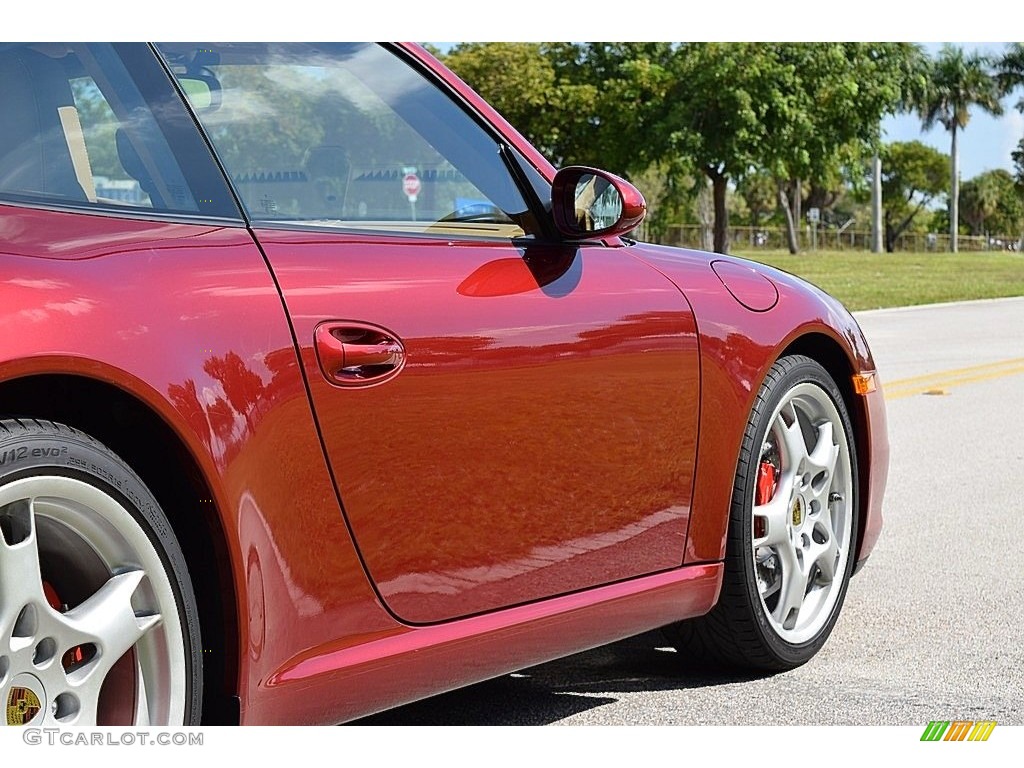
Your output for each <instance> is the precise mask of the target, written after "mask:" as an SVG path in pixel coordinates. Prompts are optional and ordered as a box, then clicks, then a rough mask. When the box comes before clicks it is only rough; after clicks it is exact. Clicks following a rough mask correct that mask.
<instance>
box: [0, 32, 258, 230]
mask: <svg viewBox="0 0 1024 768" xmlns="http://www.w3.org/2000/svg"><path fill="white" fill-rule="evenodd" d="M161 79H162V80H163V82H162V83H161V82H160V80H161ZM147 82H148V85H146V86H145V91H146V92H145V94H144V92H143V88H142V87H140V83H147ZM154 84H155V85H156V91H155V92H154V90H153V88H152V87H150V86H152V85H154ZM183 121H184V122H183ZM186 122H188V123H190V118H189V116H188V111H187V110H186V109H185V107H184V105H183V104H182V103H181V102H180V99H179V97H178V96H177V94H176V93H175V91H174V88H173V86H172V84H171V82H170V81H169V80H168V79H167V77H166V75H165V74H164V73H163V72H162V69H161V67H160V65H159V62H158V60H157V59H156V58H155V57H154V56H153V54H152V52H151V51H150V50H149V49H148V48H147V47H146V46H144V45H140V44H118V45H110V44H84V43H41V44H25V45H9V46H4V47H2V48H0V198H4V199H8V200H12V201H19V202H28V203H40V204H55V205H70V206H73V207H84V208H96V209H107V208H110V209H120V210H126V209H127V210H134V211H138V212H142V213H175V214H191V215H210V216H217V217H223V216H231V217H237V216H238V211H237V209H236V208H235V206H234V204H233V201H232V200H231V198H230V193H229V192H228V191H227V189H226V188H225V187H224V185H223V180H222V179H219V177H215V175H214V174H216V165H215V163H213V161H212V158H211V157H210V156H209V153H208V150H207V149H206V147H205V146H204V144H203V142H202V139H201V137H200V136H199V134H198V131H197V130H196V129H195V126H194V125H193V124H190V125H187V126H186V125H185V123H186ZM183 128H184V129H185V130H184V132H183ZM188 129H191V132H192V134H193V136H192V137H188V136H187V132H188ZM203 154H205V155H206V157H205V158H203V157H202V155H203ZM204 163H205V164H206V165H207V166H208V168H207V169H205V170H204V171H199V172H197V170H196V168H197V166H201V165H203V164H204ZM211 170H212V171H213V173H211V172H210V171H211ZM218 187H219V188H218ZM214 198H216V199H214Z"/></svg>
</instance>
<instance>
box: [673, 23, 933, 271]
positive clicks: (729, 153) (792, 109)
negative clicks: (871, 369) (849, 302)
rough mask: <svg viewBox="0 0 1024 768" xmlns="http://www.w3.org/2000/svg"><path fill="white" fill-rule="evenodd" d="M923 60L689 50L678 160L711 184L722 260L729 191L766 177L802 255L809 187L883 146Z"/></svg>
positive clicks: (682, 56) (827, 51)
mask: <svg viewBox="0 0 1024 768" xmlns="http://www.w3.org/2000/svg"><path fill="white" fill-rule="evenodd" d="M919 57H920V51H919V49H918V48H917V47H916V46H913V45H909V44H902V43H768V44H763V43H757V44H755V43H690V44H686V45H683V46H681V47H680V48H679V50H678V54H677V60H678V64H677V67H676V70H675V73H674V80H675V82H674V84H673V87H672V89H671V90H670V91H669V99H670V101H671V105H670V107H669V110H668V112H667V116H666V119H667V120H668V122H669V130H670V135H671V136H672V138H673V140H674V142H675V146H676V148H677V150H678V151H679V152H681V153H683V154H686V155H688V156H690V157H692V158H693V160H694V162H695V164H696V165H697V167H699V168H700V169H701V170H702V171H703V172H704V174H705V175H706V176H707V177H708V178H709V179H710V180H711V183H712V189H713V197H714V203H715V238H714V248H715V250H716V251H719V252H724V251H725V250H726V249H727V248H728V240H727V234H728V214H727V210H726V191H727V189H728V184H729V182H730V180H735V179H739V178H741V177H743V176H745V175H746V174H747V173H748V172H749V171H750V170H751V169H752V168H755V167H756V168H760V169H762V170H764V171H765V172H767V173H769V174H770V175H771V176H772V177H773V178H774V179H775V180H776V199H777V202H778V206H779V209H780V210H781V211H782V212H783V214H784V216H785V220H786V228H787V233H788V235H789V246H790V250H791V251H792V252H794V253H795V252H796V251H797V250H798V246H797V240H796V228H797V226H799V223H800V206H801V204H802V191H801V187H802V184H803V182H804V181H812V182H817V183H818V185H819V187H822V188H824V187H827V186H828V184H829V183H830V182H831V181H832V180H834V179H836V178H838V167H839V166H840V165H841V163H842V160H843V158H844V157H849V156H850V155H851V154H856V153H857V152H859V151H862V150H863V149H870V148H873V147H874V146H875V145H876V144H877V141H878V127H879V122H880V120H881V118H882V116H883V115H885V114H887V113H889V112H892V111H895V110H896V109H897V108H898V107H899V105H900V104H901V102H902V100H903V99H904V98H905V95H906V93H907V91H908V80H909V79H910V78H911V76H912V75H915V73H916V72H917V68H916V67H915V66H914V65H913V64H914V62H915V61H916V60H917V59H918V58H919Z"/></svg>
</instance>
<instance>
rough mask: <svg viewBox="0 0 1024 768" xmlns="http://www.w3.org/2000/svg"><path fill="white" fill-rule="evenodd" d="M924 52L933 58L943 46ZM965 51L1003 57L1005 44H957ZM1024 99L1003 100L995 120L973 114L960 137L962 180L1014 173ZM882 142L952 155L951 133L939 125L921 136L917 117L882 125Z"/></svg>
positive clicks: (978, 112) (1023, 124)
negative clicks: (1000, 172) (1013, 153)
mask: <svg viewBox="0 0 1024 768" xmlns="http://www.w3.org/2000/svg"><path fill="white" fill-rule="evenodd" d="M923 45H924V47H925V50H927V51H928V53H929V54H930V55H932V56H934V55H935V54H936V53H937V52H938V50H939V49H940V48H941V47H942V44H941V43H924V44H923ZM954 45H958V46H960V47H961V48H964V49H965V50H968V51H970V50H978V51H981V52H982V53H985V54H988V55H996V56H998V55H1000V54H1001V53H1002V52H1003V51H1004V50H1005V49H1006V43H954ZM1022 96H1024V94H1021V93H1020V92H1015V93H1013V94H1011V95H1010V96H1008V97H1006V98H1005V99H1003V114H1002V116H1001V117H992V116H991V115H988V114H986V113H984V112H982V111H981V110H977V109H976V110H974V111H973V112H972V114H971V119H970V122H968V123H967V128H966V129H965V130H964V132H963V133H962V134H960V136H959V144H960V177H961V178H962V179H964V180H967V179H970V178H973V177H974V176H977V175H978V174H979V173H982V172H983V171H989V170H993V169H995V168H1005V169H1006V170H1008V171H1012V170H1013V162H1012V161H1011V159H1010V152H1011V151H1013V149H1015V148H1016V146H1017V142H1019V141H1020V140H1021V139H1022V138H1024V115H1022V114H1021V113H1020V112H1019V111H1017V109H1016V106H1015V105H1016V104H1017V102H1018V101H1019V100H1020V99H1021V98H1022ZM882 130H883V133H884V136H883V138H884V139H885V140H886V141H914V140H915V139H916V140H918V141H922V142H924V143H925V144H929V145H931V146H933V147H935V148H936V149H939V150H941V151H943V152H946V153H948V152H949V142H950V136H949V133H948V132H947V131H946V130H945V129H944V128H943V127H942V126H941V125H940V126H936V127H935V128H933V129H932V130H930V131H929V132H928V133H922V132H921V120H920V119H919V118H918V117H917V116H916V115H899V116H896V117H890V118H887V119H886V120H884V121H883V122H882Z"/></svg>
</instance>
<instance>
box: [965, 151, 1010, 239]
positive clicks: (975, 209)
mask: <svg viewBox="0 0 1024 768" xmlns="http://www.w3.org/2000/svg"><path fill="white" fill-rule="evenodd" d="M960 218H961V220H962V221H963V222H964V223H965V224H966V225H967V226H968V228H969V229H970V231H971V234H972V235H988V234H995V235H1012V236H1013V237H1014V238H1015V239H1016V238H1017V237H1019V235H1020V233H1021V226H1022V223H1024V222H1022V218H1024V205H1022V201H1021V197H1020V195H1019V193H1018V191H1017V189H1016V186H1015V184H1014V178H1013V176H1012V175H1011V174H1010V172H1009V171H1005V170H1003V169H1002V168H1000V169H997V170H994V171H985V172H984V173H981V174H979V175H978V176H975V177H974V178H973V179H971V180H970V181H966V182H964V184H963V186H962V187H961V190H960Z"/></svg>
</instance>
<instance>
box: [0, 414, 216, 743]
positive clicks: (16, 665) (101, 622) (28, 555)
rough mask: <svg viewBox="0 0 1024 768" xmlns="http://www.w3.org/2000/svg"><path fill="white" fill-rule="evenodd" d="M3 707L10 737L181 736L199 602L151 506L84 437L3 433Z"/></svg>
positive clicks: (127, 474)
mask: <svg viewBox="0 0 1024 768" xmlns="http://www.w3.org/2000/svg"><path fill="white" fill-rule="evenodd" d="M0 533H2V536H0V697H2V702H0V704H2V706H3V711H4V712H5V713H6V715H5V719H4V723H5V724H8V725H33V726H36V725H73V724H74V725H94V724H99V725H131V724H137V725H189V724H197V723H198V722H199V720H200V716H201V709H202V707H201V700H200V697H201V692H202V684H201V680H202V657H201V648H202V646H201V644H200V639H199V622H198V614H197V610H196V600H195V596H194V594H193V591H192V586H191V583H190V581H189V578H188V573H187V570H186V567H185V560H184V557H183V556H182V553H181V549H180V547H179V546H178V543H177V541H176V540H175V538H174V534H173V532H172V530H171V527H170V525H169V523H168V522H167V519H166V517H165V516H164V514H163V512H162V511H161V509H160V507H159V505H158V504H157V502H156V500H155V499H154V498H153V496H152V494H151V493H150V492H149V490H148V489H147V488H146V487H145V485H144V484H143V483H142V481H141V480H140V479H139V478H138V476H136V475H135V473H134V472H132V470H131V469H130V468H129V467H128V466H127V465H126V464H125V463H124V462H123V461H122V460H121V459H119V458H118V457H117V456H115V455H114V454H113V453H111V452H110V451H109V450H107V449H106V448H105V447H103V446H102V445H100V444H99V443H98V442H96V441H94V440H92V439H91V438H89V437H88V436H86V435H84V434H82V433H80V432H77V431H75V430H72V429H70V428H68V427H65V426H63V425H59V424H54V423H51V422H44V421H13V420H5V421H2V422H0Z"/></svg>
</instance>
